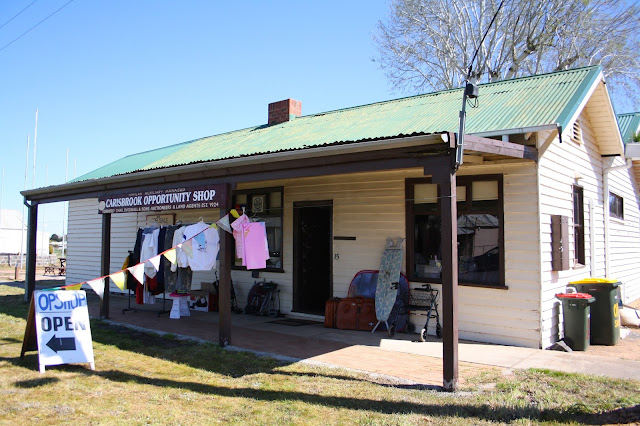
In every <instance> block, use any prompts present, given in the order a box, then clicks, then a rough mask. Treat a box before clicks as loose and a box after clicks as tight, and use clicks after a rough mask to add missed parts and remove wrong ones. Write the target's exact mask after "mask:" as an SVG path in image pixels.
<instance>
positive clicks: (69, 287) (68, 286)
mask: <svg viewBox="0 0 640 426" xmlns="http://www.w3.org/2000/svg"><path fill="white" fill-rule="evenodd" d="M80 287H82V283H80V284H73V285H66V286H64V287H62V288H64V289H65V290H80Z"/></svg>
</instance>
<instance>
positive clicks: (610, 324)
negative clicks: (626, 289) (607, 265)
mask: <svg viewBox="0 0 640 426" xmlns="http://www.w3.org/2000/svg"><path fill="white" fill-rule="evenodd" d="M569 285H570V286H571V287H575V288H576V290H577V291H579V292H580V293H588V294H590V295H592V296H593V297H595V298H596V301H595V302H594V303H593V305H591V344H592V345H606V346H613V345H615V344H617V343H618V340H619V339H620V310H619V306H618V287H619V286H620V285H622V283H621V282H620V281H618V280H612V279H609V278H587V279H584V280H580V281H573V282H570V283H569Z"/></svg>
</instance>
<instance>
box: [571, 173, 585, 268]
mask: <svg viewBox="0 0 640 426" xmlns="http://www.w3.org/2000/svg"><path fill="white" fill-rule="evenodd" d="M573 254H574V259H575V261H576V263H578V264H580V265H586V263H585V249H584V193H583V189H582V188H581V187H579V186H576V185H574V186H573Z"/></svg>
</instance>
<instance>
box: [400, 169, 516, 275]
mask: <svg viewBox="0 0 640 426" xmlns="http://www.w3.org/2000/svg"><path fill="white" fill-rule="evenodd" d="M456 185H457V187H456V206H457V210H458V216H457V227H458V241H457V244H458V281H459V283H460V284H475V285H487V286H504V247H503V246H504V242H503V199H502V176H501V175H499V176H496V175H491V176H463V177H458V178H457V184H456ZM405 192H406V200H407V202H406V209H405V210H406V223H407V273H408V275H409V279H410V280H412V281H421V282H436V283H437V282H442V244H441V235H442V228H441V216H440V201H441V199H440V192H439V189H438V185H437V184H434V183H431V180H430V179H429V178H420V179H408V180H407V181H406V191H405Z"/></svg>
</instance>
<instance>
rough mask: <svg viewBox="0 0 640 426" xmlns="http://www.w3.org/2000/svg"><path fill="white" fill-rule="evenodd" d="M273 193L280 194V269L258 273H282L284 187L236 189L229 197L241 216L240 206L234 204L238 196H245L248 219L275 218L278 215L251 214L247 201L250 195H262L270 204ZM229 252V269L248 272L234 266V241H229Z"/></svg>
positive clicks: (242, 267)
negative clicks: (230, 254) (230, 261)
mask: <svg viewBox="0 0 640 426" xmlns="http://www.w3.org/2000/svg"><path fill="white" fill-rule="evenodd" d="M274 192H280V215H279V217H280V226H281V232H280V247H281V250H280V268H269V267H267V268H264V269H255V271H260V272H278V273H284V272H285V271H284V186H271V187H265V188H251V189H237V190H234V191H233V192H232V195H231V200H232V205H233V206H234V208H236V210H238V209H240V210H238V213H240V214H242V211H241V206H240V204H238V203H237V202H236V200H237V197H238V195H246V196H247V205H246V206H245V210H246V214H247V216H249V217H258V218H260V217H277V216H278V215H273V214H270V215H266V214H264V213H256V214H253V212H251V209H250V207H251V206H250V205H249V200H250V199H251V196H252V195H264V196H265V200H264V201H266V202H267V203H270V200H271V197H270V194H271V193H274ZM231 241H232V242H231V250H232V253H233V255H232V263H231V269H232V270H235V271H248V269H247V268H246V267H245V266H241V265H236V264H235V260H236V259H235V253H236V243H235V240H234V239H233V238H232V239H231Z"/></svg>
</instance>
